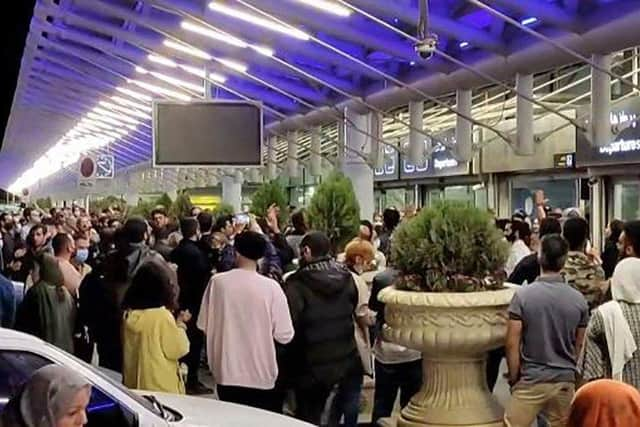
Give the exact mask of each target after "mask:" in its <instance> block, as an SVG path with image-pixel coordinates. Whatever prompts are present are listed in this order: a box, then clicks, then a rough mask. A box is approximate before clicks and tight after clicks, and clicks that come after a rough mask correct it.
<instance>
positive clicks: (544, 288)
mask: <svg viewBox="0 0 640 427" xmlns="http://www.w3.org/2000/svg"><path fill="white" fill-rule="evenodd" d="M568 251H569V245H568V244H567V242H566V241H565V240H564V239H563V238H562V237H561V236H560V235H558V234H552V235H548V236H545V237H544V238H543V239H542V242H541V245H540V254H539V262H540V267H541V270H542V275H541V276H540V277H538V279H537V280H536V281H535V282H533V283H532V284H531V285H529V286H526V287H523V288H521V289H518V291H517V292H516V294H515V295H514V297H513V300H512V301H511V305H510V306H509V328H508V332H507V341H506V353H507V364H508V366H509V384H510V385H511V387H512V393H511V394H512V396H511V401H510V402H509V405H508V407H507V410H506V412H505V420H504V421H505V424H506V426H507V427H529V426H531V423H532V422H533V421H534V420H535V419H536V416H537V415H538V414H539V413H542V414H544V416H545V418H546V419H547V421H548V422H549V426H550V427H561V426H565V425H566V421H567V416H568V414H569V407H570V404H571V400H572V398H573V395H574V393H575V380H576V372H577V369H576V360H577V357H578V354H579V353H580V348H581V347H582V344H583V342H584V334H585V328H586V326H587V323H588V321H589V307H588V305H587V301H586V300H585V298H584V296H583V295H582V294H581V293H580V292H578V291H577V290H575V289H573V288H572V287H571V286H569V285H568V284H567V283H566V282H565V280H564V279H563V278H562V276H561V275H560V271H561V270H562V268H563V266H564V263H565V261H566V259H567V253H568Z"/></svg>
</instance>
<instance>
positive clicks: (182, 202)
mask: <svg viewBox="0 0 640 427" xmlns="http://www.w3.org/2000/svg"><path fill="white" fill-rule="evenodd" d="M192 207H193V204H192V203H191V198H190V197H189V194H188V193H187V191H186V190H183V191H178V197H176V200H174V201H173V203H172V204H171V207H170V208H169V215H171V216H173V217H174V218H177V219H178V220H179V219H180V218H185V217H188V216H189V215H191V208H192Z"/></svg>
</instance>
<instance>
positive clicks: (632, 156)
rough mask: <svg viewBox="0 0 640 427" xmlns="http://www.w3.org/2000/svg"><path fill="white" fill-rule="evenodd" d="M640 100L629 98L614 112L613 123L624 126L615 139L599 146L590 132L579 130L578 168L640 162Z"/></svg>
mask: <svg viewBox="0 0 640 427" xmlns="http://www.w3.org/2000/svg"><path fill="white" fill-rule="evenodd" d="M639 119H640V100H638V99H637V98H636V99H630V100H629V102H626V103H624V105H622V106H621V107H619V108H618V109H614V111H612V112H611V125H612V126H615V127H618V128H619V129H622V130H621V131H620V132H619V133H618V134H617V135H615V138H614V140H613V141H611V142H610V143H609V144H607V145H603V146H599V147H596V146H594V145H592V144H591V143H590V142H589V139H588V138H587V135H586V134H584V133H583V132H580V131H578V132H576V138H577V141H576V163H577V166H578V167H589V166H606V165H616V164H620V163H638V162H640V124H639V123H638V120H639Z"/></svg>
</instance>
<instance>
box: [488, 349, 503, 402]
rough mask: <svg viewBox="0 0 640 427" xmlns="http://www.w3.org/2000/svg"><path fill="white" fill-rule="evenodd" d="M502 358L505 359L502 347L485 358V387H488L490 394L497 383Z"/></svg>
mask: <svg viewBox="0 0 640 427" xmlns="http://www.w3.org/2000/svg"><path fill="white" fill-rule="evenodd" d="M503 357H505V349H504V347H500V348H497V349H495V350H491V351H490V352H489V357H488V358H487V387H489V391H490V392H493V388H494V387H495V386H496V382H498V375H499V374H500V363H502V358H503Z"/></svg>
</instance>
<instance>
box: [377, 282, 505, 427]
mask: <svg viewBox="0 0 640 427" xmlns="http://www.w3.org/2000/svg"><path fill="white" fill-rule="evenodd" d="M513 294H514V290H513V289H510V288H505V289H501V290H496V291H485V292H469V293H431V292H411V291H400V290H396V289H395V288H387V289H384V290H383V291H382V292H381V293H380V296H379V299H380V301H382V302H384V303H385V304H386V311H385V319H386V323H387V324H386V325H385V327H384V331H383V335H384V337H385V339H387V340H389V341H391V342H395V343H398V344H401V345H404V346H405V347H409V348H413V349H416V350H420V351H422V353H423V378H424V379H423V384H422V388H421V389H420V391H419V392H418V394H416V395H415V396H414V397H413V398H412V399H411V402H410V403H409V405H408V406H407V407H406V408H404V409H403V410H402V414H401V416H400V419H399V421H398V426H399V427H417V426H429V427H436V426H438V427H445V426H447V427H448V426H467V427H472V426H473V427H501V426H502V425H503V424H502V418H503V412H504V411H503V408H502V407H501V406H500V404H498V402H497V401H496V399H495V398H494V397H493V395H492V394H491V393H490V392H489V390H488V388H487V381H486V371H485V366H486V357H487V352H488V351H489V350H492V349H496V348H498V347H500V346H501V345H503V343H504V339H505V335H506V331H507V318H508V317H507V308H508V306H509V303H510V301H511V298H512V296H513Z"/></svg>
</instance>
